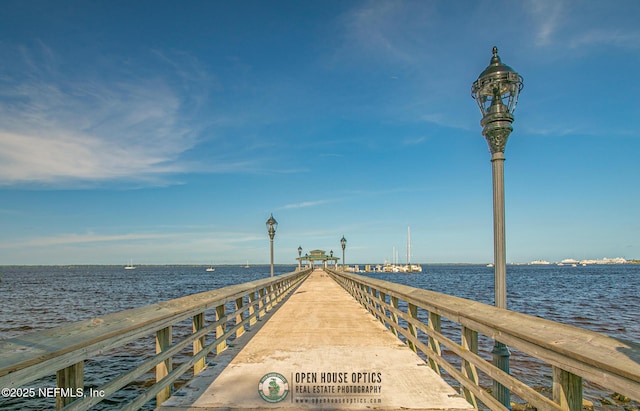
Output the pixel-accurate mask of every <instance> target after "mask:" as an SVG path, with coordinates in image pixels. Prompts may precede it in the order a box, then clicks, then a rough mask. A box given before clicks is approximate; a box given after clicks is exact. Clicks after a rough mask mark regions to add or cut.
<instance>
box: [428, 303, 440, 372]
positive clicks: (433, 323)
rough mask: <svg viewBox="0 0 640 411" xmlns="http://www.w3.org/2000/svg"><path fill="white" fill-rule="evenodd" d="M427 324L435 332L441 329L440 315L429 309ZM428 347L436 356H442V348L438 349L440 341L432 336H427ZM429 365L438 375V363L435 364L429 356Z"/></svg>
mask: <svg viewBox="0 0 640 411" xmlns="http://www.w3.org/2000/svg"><path fill="white" fill-rule="evenodd" d="M428 325H429V328H430V329H432V330H434V331H437V332H440V331H442V330H441V328H442V324H441V319H440V315H439V314H436V313H434V312H431V311H429V324H428ZM429 348H431V349H432V350H433V352H435V353H436V355H437V356H438V357H442V350H441V349H440V343H439V342H438V340H436V339H435V338H433V337H432V336H429ZM429 366H430V367H431V368H432V369H433V371H435V372H436V373H437V374H438V375H440V367H438V364H436V362H435V361H433V359H431V358H429Z"/></svg>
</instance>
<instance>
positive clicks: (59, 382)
mask: <svg viewBox="0 0 640 411" xmlns="http://www.w3.org/2000/svg"><path fill="white" fill-rule="evenodd" d="M56 386H57V387H59V388H62V389H63V390H64V391H65V393H64V395H60V393H59V392H58V393H56V409H57V410H59V409H61V408H63V407H66V406H67V405H69V404H71V402H72V401H74V400H75V399H76V398H77V396H76V394H77V393H78V391H79V390H78V389H83V388H84V361H80V362H77V363H75V364H73V365H70V366H68V367H67V368H64V369H62V370H59V371H58V372H57V373H56Z"/></svg>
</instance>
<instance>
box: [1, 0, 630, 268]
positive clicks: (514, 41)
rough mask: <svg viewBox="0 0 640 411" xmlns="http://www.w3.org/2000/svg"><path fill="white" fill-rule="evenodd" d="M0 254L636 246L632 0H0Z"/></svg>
mask: <svg viewBox="0 0 640 411" xmlns="http://www.w3.org/2000/svg"><path fill="white" fill-rule="evenodd" d="M2 8H3V12H2V14H1V15H0V199H1V201H0V264H124V263H126V262H128V261H129V259H133V260H134V262H135V263H138V264H174V263H180V264H210V263H211V262H214V263H216V264H237V263H244V262H245V261H246V260H249V261H250V262H252V263H256V264H257V263H267V262H268V259H269V241H268V237H267V231H266V227H265V222H266V220H267V219H268V218H269V214H270V213H273V215H274V217H275V218H276V219H277V220H278V222H279V223H280V224H279V227H278V231H277V233H276V239H275V260H276V263H294V262H295V260H294V258H295V257H296V256H297V251H296V250H297V248H298V246H299V245H301V246H302V247H303V249H304V250H305V252H307V251H309V250H311V249H316V248H320V249H325V250H327V251H328V250H333V251H334V252H336V253H338V254H341V250H340V244H339V239H340V237H341V236H342V235H344V236H345V237H346V238H347V240H348V243H347V262H351V263H354V262H359V263H377V262H383V261H384V260H385V259H387V260H390V259H392V257H393V256H392V249H393V247H396V249H397V250H398V253H399V255H400V257H401V260H402V261H404V256H405V253H406V232H407V226H411V233H412V257H411V260H412V262H422V263H434V262H481V263H484V262H490V261H492V259H493V251H492V250H493V233H492V204H491V201H492V200H491V199H492V194H491V164H490V161H489V160H490V154H489V151H488V146H487V143H486V142H485V140H484V138H483V137H482V135H481V127H480V124H479V122H480V118H481V114H480V111H479V110H478V108H477V105H476V104H475V102H474V101H473V99H472V98H471V93H470V87H471V84H472V83H473V81H474V80H476V78H477V77H478V75H479V74H480V72H482V70H484V68H485V67H486V66H487V65H488V64H489V60H490V57H491V48H492V47H493V46H494V45H495V46H497V47H498V48H499V52H500V56H501V58H502V60H503V62H505V63H506V64H508V65H510V66H511V67H513V68H514V69H515V70H517V71H518V72H519V73H520V74H521V75H522V76H523V78H524V89H523V91H522V94H521V96H520V100H519V104H518V107H517V109H516V111H515V121H514V124H513V127H514V132H513V133H512V134H511V136H510V138H509V143H508V144H507V148H506V153H505V155H506V158H507V160H506V163H505V190H506V226H507V261H510V262H520V261H531V260H534V259H548V260H551V261H559V260H561V259H563V258H576V259H583V258H602V257H616V256H622V257H626V258H640V221H639V218H638V217H639V216H640V215H639V214H640V212H639V210H640V193H639V191H638V182H637V180H638V176H639V175H640V162H639V161H638V160H637V157H638V152H639V151H640V105H639V104H638V102H637V96H638V95H639V94H640V82H639V81H638V74H639V73H640V70H639V68H640V27H638V24H637V22H638V18H640V2H637V1H615V2H610V1H582V2H581V1H558V0H553V1H539V0H536V1H520V2H513V1H491V2H488V1H455V2H452V1H415V2H413V1H410V2H402V1H392V2H385V1H372V2H368V1H315V2H313V1H312V2H308V1H302V2H301V1H291V2H289V1H255V2H253V1H249V2H248V1H239V2H215V1H187V2H177V1H174V2H166V1H137V2H120V1H117V2H114V1H92V2H83V1H60V2H52V1H29V2H24V1H5V2H3V7H2Z"/></svg>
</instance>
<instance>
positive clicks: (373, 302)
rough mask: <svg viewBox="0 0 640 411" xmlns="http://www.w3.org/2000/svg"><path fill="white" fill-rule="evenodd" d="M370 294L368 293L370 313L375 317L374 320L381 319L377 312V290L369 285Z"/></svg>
mask: <svg viewBox="0 0 640 411" xmlns="http://www.w3.org/2000/svg"><path fill="white" fill-rule="evenodd" d="M370 290H371V294H369V295H370V297H369V298H370V301H371V314H373V315H374V317H376V320H381V318H380V315H379V314H378V311H379V309H378V290H376V289H375V288H373V287H371V288H370Z"/></svg>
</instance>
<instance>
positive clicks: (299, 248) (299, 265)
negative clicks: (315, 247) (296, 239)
mask: <svg viewBox="0 0 640 411" xmlns="http://www.w3.org/2000/svg"><path fill="white" fill-rule="evenodd" d="M300 270H302V246H301V245H299V246H298V271H300Z"/></svg>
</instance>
